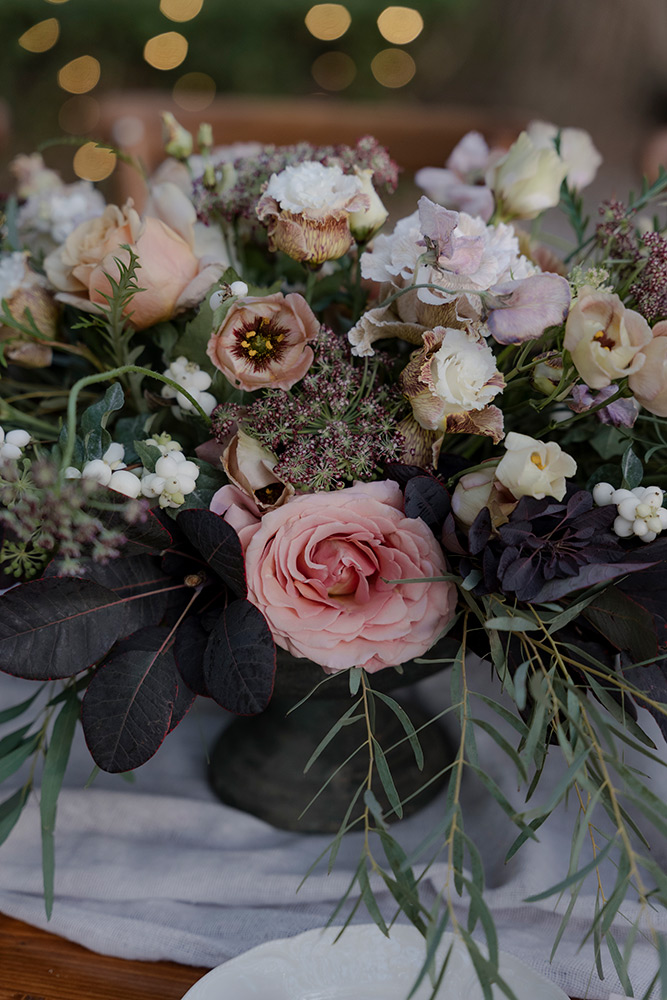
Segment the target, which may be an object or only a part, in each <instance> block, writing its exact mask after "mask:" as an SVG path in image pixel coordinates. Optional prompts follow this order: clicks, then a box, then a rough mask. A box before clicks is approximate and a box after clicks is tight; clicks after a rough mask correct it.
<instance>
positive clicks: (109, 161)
mask: <svg viewBox="0 0 667 1000" xmlns="http://www.w3.org/2000/svg"><path fill="white" fill-rule="evenodd" d="M72 166H73V167H74V173H75V174H76V175H77V177H81V179H82V180H84V181H103V180H104V179H105V177H108V176H109V174H111V173H113V169H114V167H115V166H116V154H115V153H113V152H112V151H111V150H110V149H104V147H103V146H98V145H97V143H96V142H87V143H86V144H85V145H83V146H80V147H79V149H77V151H76V153H75V154H74V160H73V162H72Z"/></svg>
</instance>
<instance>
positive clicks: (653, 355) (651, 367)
mask: <svg viewBox="0 0 667 1000" xmlns="http://www.w3.org/2000/svg"><path fill="white" fill-rule="evenodd" d="M651 333H652V335H653V339H652V340H651V341H650V342H649V343H648V344H646V346H645V347H642V349H641V354H642V355H643V356H644V358H645V359H646V360H645V362H644V364H643V365H642V367H641V368H640V369H639V371H638V372H634V373H633V374H631V375H630V378H629V379H628V382H629V385H630V389H631V390H632V392H633V393H634V396H635V399H636V400H637V402H638V403H640V404H641V405H642V406H643V407H644V409H646V410H648V411H649V413H655V415H656V416H657V417H667V320H663V321H662V322H661V323H656V325H655V326H654V327H653V329H652V331H651Z"/></svg>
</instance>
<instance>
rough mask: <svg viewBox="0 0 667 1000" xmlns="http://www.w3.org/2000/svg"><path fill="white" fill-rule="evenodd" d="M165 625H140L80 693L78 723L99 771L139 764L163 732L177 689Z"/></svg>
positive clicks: (167, 729)
mask: <svg viewBox="0 0 667 1000" xmlns="http://www.w3.org/2000/svg"><path fill="white" fill-rule="evenodd" d="M168 636H169V629H167V628H148V629H142V630H141V631H140V632H137V633H136V635H134V636H131V637H130V638H128V639H126V640H125V641H124V642H123V643H122V644H121V646H120V650H116V651H114V653H113V654H112V656H111V657H110V658H109V659H108V660H107V662H106V663H105V664H104V665H103V666H102V667H100V669H99V670H98V671H97V673H96V674H95V676H94V677H93V679H92V680H91V682H90V684H89V685H88V690H87V691H86V694H85V697H84V699H83V705H82V710H81V722H82V724H83V731H84V734H85V737H86V743H87V744H88V749H89V750H90V753H91V756H92V758H93V760H94V761H95V763H96V764H97V766H98V767H100V768H101V769H102V770H103V771H111V772H112V773H117V772H119V771H131V770H133V769H134V768H135V767H139V766H140V765H141V764H145V763H146V761H147V760H149V759H150V758H151V757H152V756H153V754H154V753H156V751H157V750H158V749H159V748H160V746H161V744H162V741H163V740H164V738H165V736H166V735H167V733H168V732H169V727H170V725H171V717H172V712H173V708H174V703H175V701H176V697H177V692H178V672H177V670H176V663H175V661H174V656H173V653H172V650H171V648H168V649H164V648H163V645H164V643H165V641H166V640H167V638H168Z"/></svg>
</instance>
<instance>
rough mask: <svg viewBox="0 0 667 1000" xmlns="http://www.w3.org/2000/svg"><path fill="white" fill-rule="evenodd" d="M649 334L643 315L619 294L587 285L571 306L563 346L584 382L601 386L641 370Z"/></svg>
mask: <svg viewBox="0 0 667 1000" xmlns="http://www.w3.org/2000/svg"><path fill="white" fill-rule="evenodd" d="M651 336H652V335H651V328H650V327H649V325H648V323H647V322H646V320H645V319H644V317H643V316H642V315H641V314H640V313H638V312H635V311H634V310H633V309H626V308H625V306H624V305H623V303H622V302H621V300H620V299H619V297H618V295H613V294H612V293H610V292H600V291H595V290H594V289H593V288H591V287H590V286H587V285H586V286H584V287H583V288H582V289H581V291H580V292H579V295H578V296H577V298H576V299H575V301H574V303H573V305H572V307H571V308H570V312H569V315H568V317H567V323H566V325H565V339H564V341H563V346H564V347H565V349H566V350H568V351H569V352H570V354H571V355H572V361H573V362H574V366H575V368H576V369H577V371H578V372H579V374H580V375H581V377H582V379H583V380H584V382H585V383H586V385H588V386H590V388H591V389H603V388H604V387H605V386H607V385H610V384H611V383H612V382H613V381H615V380H616V379H618V378H622V377H624V376H627V375H634V374H635V373H636V372H638V371H639V370H640V368H641V367H642V366H643V365H644V363H645V361H646V355H645V353H643V351H642V349H643V348H644V347H645V346H646V345H647V344H649V343H650V341H651Z"/></svg>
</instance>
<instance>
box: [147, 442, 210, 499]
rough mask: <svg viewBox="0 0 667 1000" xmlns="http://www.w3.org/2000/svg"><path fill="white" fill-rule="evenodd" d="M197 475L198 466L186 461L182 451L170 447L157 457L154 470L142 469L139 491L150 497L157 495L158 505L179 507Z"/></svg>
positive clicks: (190, 490) (191, 488) (192, 486)
mask: <svg viewBox="0 0 667 1000" xmlns="http://www.w3.org/2000/svg"><path fill="white" fill-rule="evenodd" d="M198 475H199V468H198V466H196V465H195V463H194V462H188V460H187V459H186V457H185V455H184V454H183V452H182V451H177V450H176V449H172V450H171V451H170V452H169V454H168V455H163V456H162V457H161V458H158V460H157V462H156V463H155V472H146V471H145V470H144V475H143V476H142V477H141V492H142V494H143V495H144V496H145V497H150V498H151V499H153V498H155V497H159V501H158V502H159V504H160V507H180V506H181V504H182V503H183V502H184V500H185V498H186V496H187V494H188V493H192V492H193V490H194V488H195V480H196V479H197V476H198Z"/></svg>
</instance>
